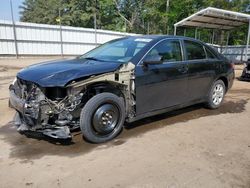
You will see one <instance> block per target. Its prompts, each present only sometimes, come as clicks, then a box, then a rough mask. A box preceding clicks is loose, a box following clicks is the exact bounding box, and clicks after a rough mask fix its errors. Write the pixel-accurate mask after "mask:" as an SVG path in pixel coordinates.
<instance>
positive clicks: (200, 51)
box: [184, 41, 206, 60]
mask: <svg viewBox="0 0 250 188" xmlns="http://www.w3.org/2000/svg"><path fill="white" fill-rule="evenodd" d="M184 45H185V49H186V54H187V60H198V59H206V53H205V51H204V48H203V46H202V45H201V44H199V43H196V42H192V41H184Z"/></svg>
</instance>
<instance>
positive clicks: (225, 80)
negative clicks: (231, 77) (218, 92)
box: [217, 76, 228, 91]
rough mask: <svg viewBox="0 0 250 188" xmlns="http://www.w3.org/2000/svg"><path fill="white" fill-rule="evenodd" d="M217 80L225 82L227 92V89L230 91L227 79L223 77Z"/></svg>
mask: <svg viewBox="0 0 250 188" xmlns="http://www.w3.org/2000/svg"><path fill="white" fill-rule="evenodd" d="M217 80H222V81H223V82H224V84H225V87H226V91H227V89H228V80H227V78H226V77H224V76H222V77H220V78H218V79H217Z"/></svg>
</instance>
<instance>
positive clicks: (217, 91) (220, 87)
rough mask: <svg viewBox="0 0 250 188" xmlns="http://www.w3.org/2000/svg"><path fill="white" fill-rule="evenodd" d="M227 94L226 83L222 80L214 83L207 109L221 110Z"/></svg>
mask: <svg viewBox="0 0 250 188" xmlns="http://www.w3.org/2000/svg"><path fill="white" fill-rule="evenodd" d="M225 93H226V87H225V84H224V82H223V81H222V80H217V81H216V82H214V84H213V85H212V87H211V89H210V91H209V94H208V101H207V107H208V108H210V109H216V108H219V107H220V106H221V104H222V102H223V99H224V96H225Z"/></svg>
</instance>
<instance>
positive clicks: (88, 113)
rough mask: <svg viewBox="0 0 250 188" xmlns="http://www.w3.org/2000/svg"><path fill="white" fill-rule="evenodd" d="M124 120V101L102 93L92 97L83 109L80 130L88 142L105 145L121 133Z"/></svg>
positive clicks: (115, 96)
mask: <svg viewBox="0 0 250 188" xmlns="http://www.w3.org/2000/svg"><path fill="white" fill-rule="evenodd" d="M124 120H125V105H124V101H123V99H122V98H120V97H118V96H117V95H115V94H112V93H100V94H97V95H95V96H94V97H92V98H91V99H90V100H89V101H88V102H87V103H86V104H85V106H84V107H83V109H82V111H81V115H80V128H81V131H82V134H83V137H84V138H85V139H86V140H87V141H89V142H92V143H103V142H107V141H109V140H111V139H113V138H114V137H116V136H117V135H118V134H119V133H120V132H121V130H122V128H123V124H124Z"/></svg>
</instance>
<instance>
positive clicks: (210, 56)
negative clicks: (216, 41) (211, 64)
mask: <svg viewBox="0 0 250 188" xmlns="http://www.w3.org/2000/svg"><path fill="white" fill-rule="evenodd" d="M205 49H206V52H207V59H217V58H216V56H215V55H214V54H213V53H212V52H211V51H210V50H209V49H208V48H205Z"/></svg>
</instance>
